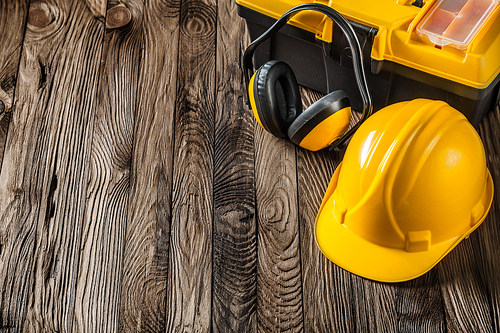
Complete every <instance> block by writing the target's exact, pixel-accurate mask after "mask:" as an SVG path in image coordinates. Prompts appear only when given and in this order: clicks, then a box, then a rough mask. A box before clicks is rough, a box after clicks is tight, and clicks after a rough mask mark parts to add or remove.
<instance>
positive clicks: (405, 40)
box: [236, 0, 500, 89]
mask: <svg viewBox="0 0 500 333" xmlns="http://www.w3.org/2000/svg"><path fill="white" fill-rule="evenodd" d="M236 2H237V3H238V4H239V5H240V6H244V7H246V8H248V9H251V10H254V11H256V12H259V13H261V14H264V15H266V16H269V17H272V18H275V19H277V18H279V17H280V16H281V15H282V14H283V13H285V12H286V11H287V10H288V9H290V8H292V7H294V6H297V5H300V4H303V3H306V2H308V1H301V0H236ZM312 2H315V3H321V4H324V5H328V6H330V7H332V8H333V9H335V10H337V11H338V12H340V13H341V14H342V15H344V17H346V18H347V19H349V20H351V21H354V22H357V23H361V24H364V25H366V26H369V27H374V28H376V29H378V33H377V35H376V36H375V40H374V42H373V48H372V52H371V57H372V58H373V59H375V60H388V61H392V62H395V63H398V64H401V65H404V66H407V67H410V68H414V69H416V70H419V71H422V72H425V73H429V74H432V75H436V76H439V77H442V78H445V79H448V80H451V81H454V82H457V83H460V84H463V85H466V86H470V87H473V88H475V89H484V88H487V87H488V86H489V85H490V84H491V83H492V82H493V80H494V79H495V78H496V77H497V76H498V75H499V74H500V18H499V13H500V4H499V2H498V0H424V1H423V3H424V5H423V7H422V8H419V7H417V6H413V5H412V3H413V2H414V0H356V1H354V0H329V1H327V0H318V1H312ZM290 23H291V24H292V25H294V26H297V27H299V28H301V29H304V30H306V31H309V32H312V33H314V34H316V37H317V38H318V39H321V40H324V41H327V42H331V39H332V27H333V23H332V22H331V20H330V19H327V18H326V17H325V16H324V15H322V14H320V13H316V12H311V11H308V12H304V13H300V14H298V15H296V16H295V17H294V18H293V19H292V20H291V21H290Z"/></svg>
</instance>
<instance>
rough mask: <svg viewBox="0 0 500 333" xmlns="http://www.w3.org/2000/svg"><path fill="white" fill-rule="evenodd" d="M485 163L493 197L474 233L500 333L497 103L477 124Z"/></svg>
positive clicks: (499, 111) (499, 135) (499, 138)
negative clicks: (493, 192) (489, 176)
mask: <svg viewBox="0 0 500 333" xmlns="http://www.w3.org/2000/svg"><path fill="white" fill-rule="evenodd" d="M479 134H480V135H481V138H482V140H483V143H484V146H485V151H486V161H487V164H488V169H489V170H490V173H491V177H492V178H493V184H494V187H495V195H494V197H493V204H492V206H491V210H490V212H489V213H488V216H487V217H486V219H485V221H484V222H483V224H482V226H481V227H479V229H478V230H476V231H475V232H477V233H478V236H479V245H480V247H481V248H482V251H481V252H482V255H481V258H480V259H479V260H480V262H481V276H482V277H483V283H484V285H485V288H486V290H487V292H488V300H489V303H490V306H491V316H492V325H493V331H494V332H498V331H500V278H499V277H500V242H499V239H500V227H499V223H498V221H499V219H500V217H499V211H500V195H499V194H500V104H499V105H498V106H497V107H496V108H495V109H494V110H493V111H492V112H490V113H489V114H488V115H487V116H486V117H485V119H484V120H483V122H482V123H481V125H480V130H479Z"/></svg>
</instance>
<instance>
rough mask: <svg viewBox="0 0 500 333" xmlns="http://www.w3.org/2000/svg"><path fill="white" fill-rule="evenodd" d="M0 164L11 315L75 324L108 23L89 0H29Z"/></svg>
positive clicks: (3, 271) (12, 319)
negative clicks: (85, 205)
mask: <svg viewBox="0 0 500 333" xmlns="http://www.w3.org/2000/svg"><path fill="white" fill-rule="evenodd" d="M30 11H34V12H32V13H30V16H31V14H33V15H34V17H31V18H29V19H28V25H27V30H26V36H25V40H24V47H23V52H22V59H21V66H20V70H19V77H18V82H17V86H16V101H15V105H16V112H14V113H13V115H12V121H11V123H10V125H9V134H8V137H7V142H6V149H5V155H4V162H3V167H2V171H1V173H0V193H1V194H0V219H1V220H0V221H1V222H0V234H1V235H2V238H3V243H4V250H3V253H2V258H1V262H0V285H1V290H2V297H1V304H0V308H1V309H2V312H3V315H2V318H3V319H2V320H3V325H7V326H11V327H12V330H11V331H12V332H21V331H23V332H31V331H33V332H37V331H42V330H43V331H44V332H55V331H59V332H60V331H69V330H71V328H72V324H73V313H74V308H75V293H76V283H77V277H78V263H79V260H80V251H79V250H80V241H81V232H82V225H83V219H84V209H83V203H84V202H85V196H86V192H87V191H86V188H87V178H88V169H89V168H88V165H89V155H90V145H91V140H92V128H93V121H94V111H95V108H96V100H97V81H98V72H99V65H100V59H101V52H102V38H103V33H104V25H103V24H102V22H100V21H99V20H97V19H96V18H95V17H94V16H93V15H92V14H91V11H90V10H89V8H88V7H87V6H86V4H85V3H84V2H82V1H47V2H37V3H34V4H33V5H32V6H31V7H30Z"/></svg>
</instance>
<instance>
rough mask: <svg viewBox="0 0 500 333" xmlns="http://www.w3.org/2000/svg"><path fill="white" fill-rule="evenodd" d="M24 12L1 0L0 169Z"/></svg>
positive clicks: (18, 4)
mask: <svg viewBox="0 0 500 333" xmlns="http://www.w3.org/2000/svg"><path fill="white" fill-rule="evenodd" d="M27 14H28V0H24V1H2V2H0V18H1V20H0V31H2V33H1V34H0V101H2V103H3V105H4V106H3V112H0V169H1V166H2V160H3V152H4V149H5V140H6V139H7V130H8V128H9V121H10V118H11V113H12V110H13V108H12V106H13V105H12V104H13V103H12V102H13V100H14V88H15V86H16V80H17V72H18V69H19V61H20V55H21V48H22V42H23V38H24V29H25V26H26V16H27ZM0 320H1V318H0ZM0 325H1V323H0Z"/></svg>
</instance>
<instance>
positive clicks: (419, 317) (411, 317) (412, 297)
mask: <svg viewBox="0 0 500 333" xmlns="http://www.w3.org/2000/svg"><path fill="white" fill-rule="evenodd" d="M443 309H444V304H443V298H442V295H441V288H440V285H439V273H438V270H437V269H432V270H431V271H429V272H427V273H426V274H424V275H423V276H421V277H419V278H417V279H414V280H410V281H407V282H403V283H399V284H397V285H396V311H397V314H398V318H399V325H398V326H399V332H408V333H410V332H429V333H431V332H433V333H434V332H435V333H440V332H446V320H445V315H444V310H443Z"/></svg>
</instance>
